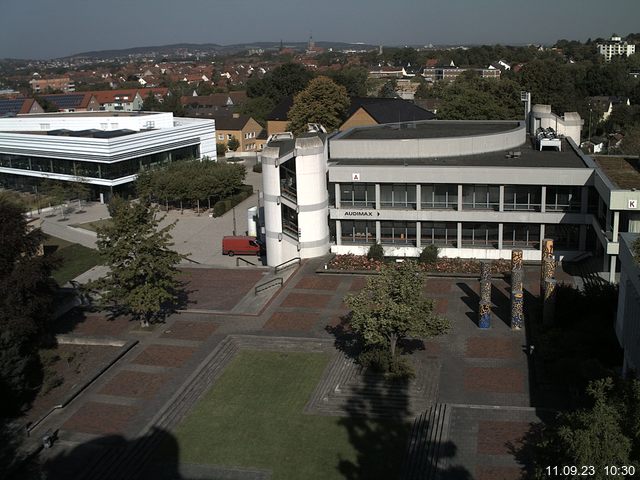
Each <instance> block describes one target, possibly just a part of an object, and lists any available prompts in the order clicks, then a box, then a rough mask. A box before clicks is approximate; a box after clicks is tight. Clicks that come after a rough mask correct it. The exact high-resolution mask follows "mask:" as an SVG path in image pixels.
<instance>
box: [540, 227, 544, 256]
mask: <svg viewBox="0 0 640 480" xmlns="http://www.w3.org/2000/svg"><path fill="white" fill-rule="evenodd" d="M543 238H544V223H541V224H540V251H542V239H543Z"/></svg>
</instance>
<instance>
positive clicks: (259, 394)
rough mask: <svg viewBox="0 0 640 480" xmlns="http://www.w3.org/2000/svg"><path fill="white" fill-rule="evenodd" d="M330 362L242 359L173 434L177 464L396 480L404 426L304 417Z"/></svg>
mask: <svg viewBox="0 0 640 480" xmlns="http://www.w3.org/2000/svg"><path fill="white" fill-rule="evenodd" d="M327 362H328V356H327V355H325V354H319V353H294V352H286V353H280V352H264V351H241V352H240V353H239V354H238V355H237V356H236V358H235V359H234V360H233V362H232V363H231V364H230V365H229V366H228V367H227V369H226V370H225V372H224V374H223V375H222V377H221V378H220V379H219V380H218V381H217V383H216V384H215V385H214V387H213V388H212V389H211V390H210V391H209V392H208V393H207V394H206V395H205V397H204V398H203V399H202V400H201V401H200V402H199V403H198V404H197V405H196V407H195V408H194V410H193V411H192V412H191V414H190V415H189V416H188V417H187V418H186V419H185V420H184V421H183V423H182V424H181V425H180V426H179V427H178V429H177V431H176V432H175V434H176V437H177V442H178V445H179V452H180V461H183V462H192V463H204V464H212V465H221V466H229V467H231V466H236V467H245V468H250V467H254V468H263V469H270V470H272V471H273V477H272V478H273V480H278V479H281V480H291V479H305V480H312V479H318V480H328V479H341V478H345V477H347V478H371V479H376V478H381V479H383V478H384V479H393V478H395V477H396V476H397V475H398V471H399V463H400V461H401V458H402V453H403V451H404V447H405V443H406V438H407V434H408V427H407V425H406V424H405V423H404V422H395V423H393V422H391V421H380V420H371V421H364V420H362V419H357V418H355V419H352V418H348V417H345V418H341V417H326V416H316V415H306V414H304V413H303V408H304V405H305V404H306V402H307V400H308V399H309V397H310V395H311V393H312V392H313V390H314V388H315V386H316V384H317V382H318V381H319V379H320V376H321V374H322V371H323V370H324V368H325V366H326V365H327ZM159 453H161V452H159ZM354 475H355V476H354Z"/></svg>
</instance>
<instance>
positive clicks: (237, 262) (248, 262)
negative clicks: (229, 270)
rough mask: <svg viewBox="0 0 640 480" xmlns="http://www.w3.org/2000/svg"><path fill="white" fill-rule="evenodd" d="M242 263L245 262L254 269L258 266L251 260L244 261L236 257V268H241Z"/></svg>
mask: <svg viewBox="0 0 640 480" xmlns="http://www.w3.org/2000/svg"><path fill="white" fill-rule="evenodd" d="M240 262H244V263H246V264H247V265H253V266H254V267H255V266H256V264H255V263H253V262H250V261H249V260H245V259H244V258H242V257H236V267H239V266H240Z"/></svg>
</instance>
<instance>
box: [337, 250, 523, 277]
mask: <svg viewBox="0 0 640 480" xmlns="http://www.w3.org/2000/svg"><path fill="white" fill-rule="evenodd" d="M391 262H393V259H388V260H387V262H386V263H391ZM384 264H385V262H381V261H377V260H369V259H368V258H367V257H366V256H364V255H354V254H348V255H336V256H335V257H334V258H333V259H332V260H331V261H330V262H329V264H328V265H327V267H328V269H330V270H361V271H380V268H381V267H382V265H384ZM420 265H421V266H422V269H423V270H424V271H425V272H437V273H477V274H480V260H477V259H474V258H470V259H468V258H447V257H443V258H439V259H438V260H437V261H436V262H435V263H422V264H420ZM510 270H511V262H509V261H508V260H492V261H491V273H493V274H494V275H497V274H505V273H507V272H509V271H510Z"/></svg>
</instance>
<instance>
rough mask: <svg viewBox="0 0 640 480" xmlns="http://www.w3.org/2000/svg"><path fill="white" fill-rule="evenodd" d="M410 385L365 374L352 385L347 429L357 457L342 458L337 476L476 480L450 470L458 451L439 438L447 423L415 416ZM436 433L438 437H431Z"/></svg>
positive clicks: (352, 479) (342, 422)
mask: <svg viewBox="0 0 640 480" xmlns="http://www.w3.org/2000/svg"><path fill="white" fill-rule="evenodd" d="M410 390H411V384H410V382H409V381H394V382H389V381H387V380H385V378H384V377H383V376H382V375H379V374H375V373H373V372H365V373H364V374H363V375H361V376H360V377H359V380H358V382H357V383H356V384H354V385H352V386H351V388H350V392H349V398H348V399H347V401H346V407H345V413H346V416H344V417H342V418H340V420H339V421H338V424H339V425H341V426H342V427H344V428H345V429H346V431H347V433H348V436H349V442H350V443H351V445H352V446H353V448H354V450H355V456H353V457H351V458H349V457H347V456H343V455H339V457H338V464H337V470H338V471H339V472H340V473H341V474H342V476H343V478H345V479H347V480H377V479H381V480H383V479H384V480H390V479H395V478H398V479H403V480H409V479H416V480H417V479H427V480H429V479H434V480H435V479H436V478H438V479H439V478H445V479H452V480H453V479H456V480H460V479H462V480H464V479H471V475H470V474H469V472H467V471H466V470H465V469H464V468H461V467H452V468H448V467H445V466H444V464H445V463H447V460H449V459H451V458H453V457H454V456H455V453H456V451H457V447H456V445H455V444H453V443H452V442H451V441H448V440H447V439H446V438H442V437H441V436H440V435H439V434H435V435H434V434H433V432H441V431H442V429H441V428H442V423H443V422H444V421H445V419H444V418H443V417H440V416H438V415H431V414H429V413H428V412H430V410H428V411H427V412H425V414H424V415H418V416H417V417H416V416H415V413H417V412H412V411H411V398H410V396H411V393H410ZM429 432H432V433H429Z"/></svg>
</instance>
